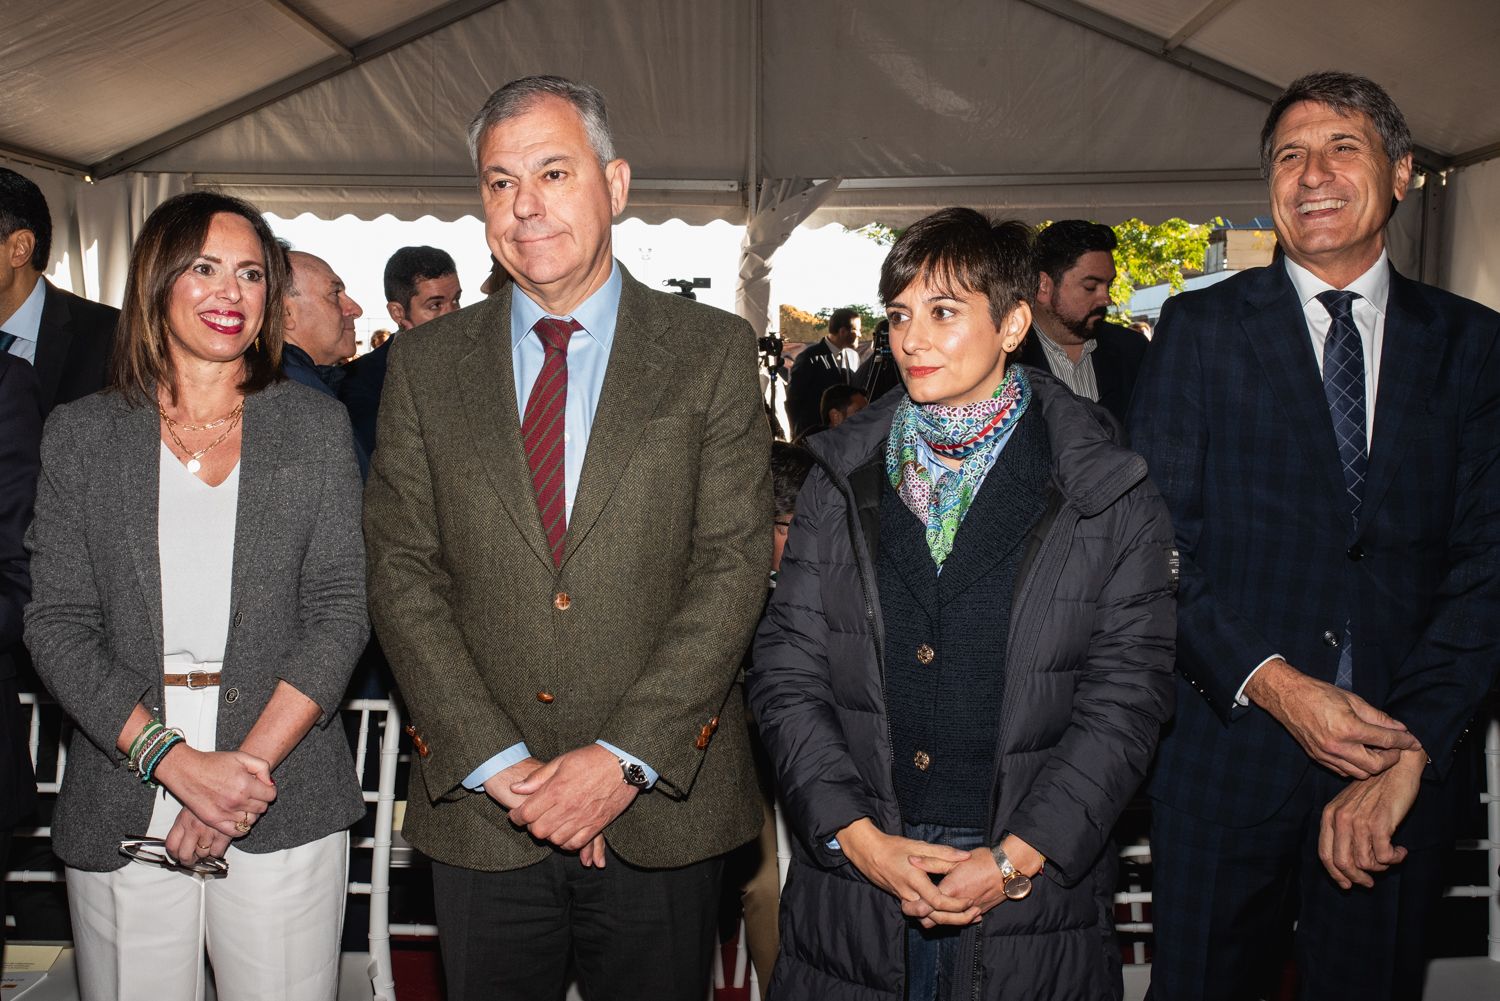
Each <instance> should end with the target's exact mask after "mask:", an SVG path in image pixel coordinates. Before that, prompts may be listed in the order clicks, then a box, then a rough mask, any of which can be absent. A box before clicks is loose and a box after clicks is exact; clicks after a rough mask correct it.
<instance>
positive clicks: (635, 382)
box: [511, 267, 671, 563]
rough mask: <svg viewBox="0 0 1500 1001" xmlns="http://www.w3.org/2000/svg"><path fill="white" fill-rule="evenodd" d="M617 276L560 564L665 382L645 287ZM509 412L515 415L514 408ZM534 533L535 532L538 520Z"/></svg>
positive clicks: (605, 494) (613, 481) (584, 532)
mask: <svg viewBox="0 0 1500 1001" xmlns="http://www.w3.org/2000/svg"><path fill="white" fill-rule="evenodd" d="M620 271H621V278H622V279H623V280H622V284H621V288H620V311H619V314H618V316H617V317H616V319H615V338H614V343H613V345H612V346H611V347H610V351H609V367H608V368H607V369H606V370H605V374H604V385H603V387H602V388H601V389H600V391H599V409H598V410H597V411H596V412H595V414H594V423H593V425H592V426H591V427H590V428H589V445H588V451H587V452H586V453H585V455H584V459H583V472H582V473H581V474H580V476H579V478H578V492H577V494H576V495H575V496H574V498H573V516H572V517H571V518H570V519H569V520H568V533H567V536H566V537H565V538H564V541H563V562H564V563H566V562H567V560H568V558H569V557H570V556H571V555H572V553H573V552H574V550H575V549H576V548H577V546H578V544H579V543H580V542H582V541H583V540H584V538H585V537H587V536H588V533H589V530H590V529H591V528H592V527H593V525H594V522H596V521H597V520H598V519H599V514H600V513H601V512H602V511H603V510H604V505H605V504H606V503H608V501H609V498H610V496H611V495H612V494H613V493H614V490H615V487H616V485H617V484H618V483H619V481H620V476H621V475H622V474H623V473H624V472H625V467H626V465H627V464H628V463H629V462H630V458H631V456H633V455H634V454H635V450H636V447H637V446H638V445H639V444H640V440H641V429H642V428H643V427H644V426H645V424H646V421H647V420H649V419H650V418H651V415H652V414H654V413H655V412H656V405H657V401H658V400H659V399H660V397H661V394H662V391H663V390H664V389H665V388H666V383H667V381H668V380H667V379H666V377H665V376H666V370H667V366H668V363H669V362H670V361H671V356H670V355H669V354H668V352H667V351H666V349H665V348H664V347H663V346H662V344H661V341H660V335H661V334H662V333H663V330H662V329H661V328H662V324H663V323H664V322H665V321H664V320H663V319H662V318H661V317H660V316H659V315H658V314H657V313H656V311H655V310H654V309H652V307H651V303H650V297H649V296H648V295H647V294H646V289H645V286H643V285H641V283H640V282H637V281H636V280H635V279H633V278H631V277H630V275H629V273H628V272H626V271H625V269H624V268H623V267H622V268H621V269H620ZM511 406H512V409H514V407H515V404H514V403H512V404H511ZM527 482H528V483H529V482H530V480H529V479H528V480H527ZM532 506H533V507H535V504H533V505H532ZM537 527H538V531H539V532H540V528H541V523H540V518H538V519H537ZM549 558H550V557H549Z"/></svg>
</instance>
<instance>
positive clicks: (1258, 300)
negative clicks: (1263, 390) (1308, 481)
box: [1240, 262, 1349, 510]
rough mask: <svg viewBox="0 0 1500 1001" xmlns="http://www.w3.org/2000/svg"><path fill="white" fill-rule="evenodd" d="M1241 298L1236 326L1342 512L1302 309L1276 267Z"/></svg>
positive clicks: (1337, 470)
mask: <svg viewBox="0 0 1500 1001" xmlns="http://www.w3.org/2000/svg"><path fill="white" fill-rule="evenodd" d="M1246 298H1247V299H1248V300H1249V303H1248V304H1249V311H1248V313H1247V315H1246V317H1245V319H1243V320H1242V321H1241V322H1240V325H1241V326H1242V327H1243V328H1244V331H1245V335H1246V336H1247V337H1249V339H1250V344H1251V347H1252V348H1253V349H1254V351H1255V354H1256V356H1257V357H1258V358H1259V359H1260V363H1261V366H1262V367H1263V368H1264V369H1265V370H1266V378H1267V379H1269V380H1270V383H1271V386H1272V388H1273V389H1274V391H1275V393H1276V398H1277V399H1278V400H1279V401H1280V402H1281V405H1282V407H1283V408H1284V409H1285V410H1286V414H1287V417H1288V418H1289V419H1290V420H1291V422H1292V427H1293V430H1294V432H1295V435H1296V438H1297V440H1298V441H1299V442H1301V444H1302V446H1303V448H1305V449H1306V450H1307V453H1308V458H1309V459H1310V460H1311V464H1312V466H1313V467H1314V468H1315V469H1316V470H1318V473H1317V474H1316V475H1319V476H1321V477H1322V479H1323V485H1324V486H1325V487H1326V488H1327V489H1329V490H1330V491H1332V492H1333V496H1335V497H1337V498H1338V499H1339V503H1340V505H1341V506H1343V508H1344V510H1347V505H1348V503H1349V502H1348V495H1347V489H1346V487H1345V485H1344V464H1343V459H1341V458H1340V457H1339V448H1338V443H1337V441H1335V440H1334V436H1333V418H1332V417H1331V416H1330V415H1329V413H1328V398H1327V397H1326V396H1324V395H1323V377H1322V375H1321V373H1320V372H1319V371H1318V358H1317V356H1316V355H1315V354H1313V349H1312V341H1311V340H1310V339H1309V335H1308V332H1307V318H1306V317H1305V316H1304V315H1303V312H1302V304H1301V303H1300V302H1299V301H1298V300H1297V294H1296V291H1295V290H1294V288H1293V287H1292V281H1291V279H1290V278H1288V277H1287V274H1286V268H1285V267H1284V266H1282V265H1281V264H1280V263H1279V262H1278V263H1275V264H1272V265H1271V266H1270V267H1268V268H1266V269H1265V271H1264V272H1263V273H1262V274H1261V276H1260V281H1259V283H1258V284H1257V285H1256V286H1255V287H1253V288H1252V289H1251V290H1250V291H1249V292H1248V293H1247V296H1246Z"/></svg>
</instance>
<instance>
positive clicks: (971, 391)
mask: <svg viewBox="0 0 1500 1001" xmlns="http://www.w3.org/2000/svg"><path fill="white" fill-rule="evenodd" d="M1030 242H1031V241H1030V231H1029V229H1028V228H1027V227H1025V226H1022V225H1021V224H1019V223H1002V224H1000V225H997V226H993V227H992V226H991V224H990V223H989V222H988V221H987V220H986V219H985V218H984V217H983V216H980V215H979V214H978V213H975V212H972V211H970V210H967V209H946V210H944V211H942V212H939V213H936V214H934V215H932V216H929V217H927V218H926V219H923V220H922V221H920V222H918V223H917V224H915V225H914V226H912V227H911V228H910V229H908V230H907V231H906V232H905V233H904V234H903V235H902V237H901V238H900V239H899V240H898V241H897V242H896V245H895V246H894V247H893V248H892V250H891V253H890V256H889V257H888V258H887V260H886V263H885V265H884V267H883V268H882V270H881V276H880V295H881V299H882V300H883V301H884V303H885V307H886V312H887V316H888V317H889V319H890V321H891V348H892V351H893V353H894V356H895V360H896V363H897V365H898V367H899V368H900V370H901V374H902V378H903V381H904V382H905V385H906V388H907V392H905V393H902V392H894V391H893V392H892V393H889V394H887V395H886V397H885V398H883V399H882V400H881V401H879V402H878V403H877V404H875V405H874V406H872V407H870V408H868V409H867V410H865V411H864V412H863V413H861V414H859V415H858V416H856V417H854V418H852V419H851V420H850V421H848V422H846V423H845V424H844V425H842V426H841V427H840V428H839V429H838V430H837V431H834V432H828V433H825V434H822V435H818V436H816V437H814V438H812V439H811V441H810V442H809V447H810V448H811V450H812V451H813V452H814V453H815V455H816V456H817V458H818V467H817V468H815V469H814V470H813V473H812V475H811V476H810V477H809V479H808V481H807V484H806V486H805V487H804V488H803V490H802V493H801V495H800V496H799V498H798V501H797V516H796V520H795V521H794V523H793V525H792V528H791V533H790V537H789V539H788V542H787V548H786V553H785V556H784V558H783V562H782V567H781V575H780V582H779V584H778V586H777V588H776V592H775V596H774V597H773V599H772V601H771V604H770V607H769V609H768V611H767V614H766V617H765V619H764V621H763V622H762V623H761V626H760V630H759V632H758V634H757V637H756V647H755V660H754V665H753V668H752V670H751V671H750V673H749V675H748V677H747V688H748V694H749V699H750V702H751V705H752V707H753V709H754V713H755V716H756V718H757V719H758V720H759V722H760V728H761V734H762V737H763V739H764V742H765V746H766V748H767V750H768V751H769V752H770V753H771V756H772V758H773V760H774V761H775V765H776V772H777V781H778V787H779V790H780V793H781V797H782V800H783V802H784V803H785V808H786V818H787V821H788V825H789V827H790V828H791V830H792V831H793V832H794V834H795V839H794V840H795V845H794V856H793V861H792V867H791V872H790V874H789V876H788V878H787V883H786V887H785V889H784V891H783V895H782V901H781V908H782V910H781V953H780V956H779V957H778V959H777V963H776V973H775V977H774V980H773V982H772V984H771V986H770V992H769V993H770V996H771V997H772V998H773V999H774V1001H902V999H906V1001H934V999H942V1001H949V999H964V1001H969V999H995V1001H999V999H1011V998H1015V999H1025V1001H1046V999H1057V1001H1069V999H1079V1001H1098V999H1100V998H1108V997H1111V996H1116V997H1117V996H1119V994H1120V991H1121V988H1120V979H1119V969H1118V954H1117V953H1114V952H1113V950H1114V936H1113V926H1112V921H1111V913H1112V908H1111V906H1110V896H1111V894H1112V892H1113V878H1114V872H1115V865H1114V862H1115V860H1114V857H1113V850H1112V849H1111V847H1110V843H1109V840H1110V839H1109V834H1110V830H1111V828H1112V827H1113V825H1114V823H1115V821H1116V819H1117V818H1118V816H1119V814H1120V811H1121V809H1122V808H1123V807H1124V806H1125V804H1126V802H1127V801H1128V800H1129V798H1130V796H1131V795H1132V793H1134V791H1135V789H1136V787H1137V786H1138V785H1139V784H1140V782H1141V780H1142V777H1143V776H1144V774H1145V771H1146V767H1147V765H1148V764H1149V762H1150V760H1151V755H1152V752H1153V750H1154V748H1155V746H1156V741H1157V735H1158V731H1159V729H1160V727H1161V725H1162V723H1163V722H1164V721H1165V720H1166V719H1167V718H1168V716H1169V715H1170V713H1171V692H1172V688H1171V672H1172V657H1173V637H1174V634H1175V629H1176V621H1175V614H1174V603H1173V602H1174V596H1173V591H1174V587H1175V570H1174V566H1173V564H1174V549H1173V546H1174V543H1173V537H1172V529H1171V526H1170V524H1169V521H1168V516H1167V511H1166V508H1165V506H1164V505H1163V503H1162V501H1161V498H1160V497H1159V496H1158V494H1157V492H1156V489H1155V488H1154V487H1153V486H1152V484H1151V483H1150V481H1149V480H1147V479H1146V464H1145V462H1144V461H1143V460H1142V459H1141V458H1140V457H1138V456H1137V455H1135V454H1134V453H1132V452H1130V451H1128V450H1127V449H1125V448H1123V447H1121V446H1120V445H1119V444H1117V442H1116V438H1117V432H1116V430H1115V426H1114V424H1113V422H1112V421H1111V419H1110V418H1109V417H1108V415H1107V414H1106V413H1105V411H1103V410H1102V409H1101V408H1099V407H1097V406H1095V405H1093V404H1091V403H1089V402H1087V401H1083V400H1080V399H1079V398H1078V397H1075V396H1074V395H1073V394H1072V393H1070V392H1069V391H1068V390H1067V389H1066V388H1065V387H1064V386H1063V385H1062V384H1061V383H1059V382H1057V381H1056V380H1054V379H1052V378H1051V377H1050V376H1049V375H1047V374H1045V373H1042V372H1038V371H1036V370H1033V369H1028V368H1024V367H1023V366H1020V365H1015V364H1008V362H1009V360H1010V359H1011V358H1012V357H1013V356H1014V355H1015V353H1016V350H1017V348H1018V347H1019V346H1020V342H1021V340H1022V339H1023V338H1024V337H1025V336H1026V334H1027V332H1028V330H1029V329H1030V325H1031V311H1030V306H1029V302H1030V300H1031V299H1032V298H1033V297H1034V295H1035V292H1036V284H1037V272H1036V270H1035V268H1034V267H1033V266H1032V263H1031V256H1030ZM1032 336H1040V335H1036V334H1033V335H1032ZM1112 954H1113V955H1112Z"/></svg>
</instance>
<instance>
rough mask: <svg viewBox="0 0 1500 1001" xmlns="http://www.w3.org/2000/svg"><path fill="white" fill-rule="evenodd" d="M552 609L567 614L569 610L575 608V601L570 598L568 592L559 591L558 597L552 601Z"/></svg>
mask: <svg viewBox="0 0 1500 1001" xmlns="http://www.w3.org/2000/svg"><path fill="white" fill-rule="evenodd" d="M552 607H553V608H555V609H557V610H558V611H559V612H566V611H567V610H568V609H569V608H572V607H573V599H572V598H571V597H569V595H568V592H566V591H559V592H557V596H556V597H554V598H553V599H552Z"/></svg>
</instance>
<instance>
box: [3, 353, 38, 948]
mask: <svg viewBox="0 0 1500 1001" xmlns="http://www.w3.org/2000/svg"><path fill="white" fill-rule="evenodd" d="M41 446H42V408H41V401H40V399H38V397H37V388H36V375H35V373H34V372H32V370H31V366H29V365H27V364H26V363H25V362H24V361H22V360H21V359H19V358H15V357H12V356H11V355H7V354H0V873H3V872H4V870H5V868H6V865H5V861H6V858H7V856H8V855H9V854H10V836H11V832H12V831H13V830H15V828H16V825H17V824H18V823H20V821H21V819H22V818H23V817H25V816H26V815H27V814H28V813H30V812H31V810H32V808H33V807H34V805H35V803H36V781H35V777H34V776H33V775H32V771H31V754H30V750H29V748H28V746H27V727H26V724H25V718H24V717H22V716H21V715H20V704H19V703H18V702H17V701H16V691H17V684H16V670H17V663H18V661H21V660H23V658H25V655H26V654H25V650H24V649H23V648H22V646H21V626H22V621H21V611H22V609H24V608H25V607H26V602H27V601H28V600H30V598H31V573H30V570H29V567H30V563H31V560H30V557H29V556H28V555H27V553H26V547H25V546H24V545H23V544H22V540H23V538H24V537H25V535H26V526H27V525H29V524H31V508H32V502H33V501H35V500H36V477H37V471H38V469H40V468H41V461H42V459H41ZM4 888H5V884H4V881H3V880H0V947H3V945H4V943H5V893H4Z"/></svg>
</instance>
